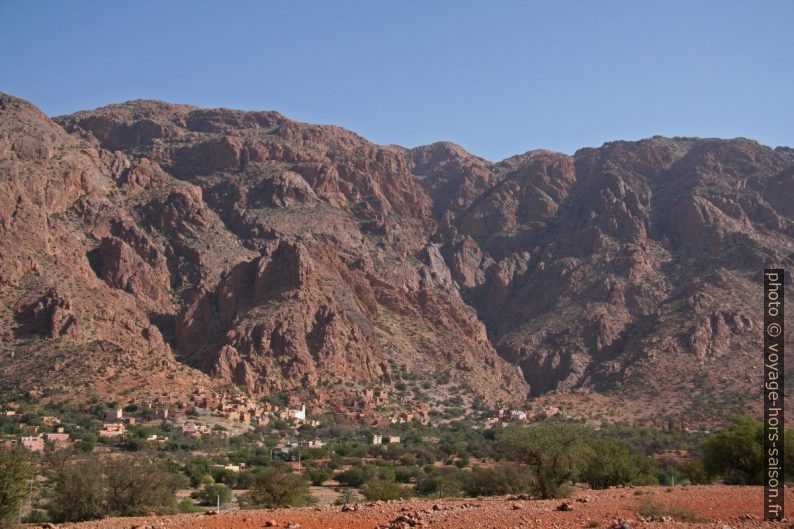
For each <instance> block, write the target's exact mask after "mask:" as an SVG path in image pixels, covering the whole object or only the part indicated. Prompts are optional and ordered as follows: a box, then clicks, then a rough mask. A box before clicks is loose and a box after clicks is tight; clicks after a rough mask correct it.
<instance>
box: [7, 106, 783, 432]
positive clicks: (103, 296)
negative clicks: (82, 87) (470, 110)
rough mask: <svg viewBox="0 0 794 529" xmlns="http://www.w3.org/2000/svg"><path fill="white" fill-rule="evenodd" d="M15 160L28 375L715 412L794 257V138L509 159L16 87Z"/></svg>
mask: <svg viewBox="0 0 794 529" xmlns="http://www.w3.org/2000/svg"><path fill="white" fill-rule="evenodd" d="M0 168H2V177H1V178H0V186H2V188H0V190H1V191H2V193H0V201H2V207H0V299H2V300H3V303H2V313H0V337H1V339H2V343H3V347H4V349H5V354H4V355H3V358H2V360H0V370H2V373H3V376H2V380H3V382H2V383H0V384H2V387H0V390H4V391H12V390H18V389H24V390H34V391H35V392H37V393H38V394H42V395H46V396H50V397H52V398H58V396H59V395H60V396H62V397H63V396H68V397H69V398H88V397H91V396H94V395H99V396H102V397H108V398H109V397H113V398H125V397H128V396H132V395H136V394H139V393H143V392H152V391H169V392H172V393H180V392H189V391H190V390H191V389H192V388H193V387H195V386H197V385H199V386H207V387H208V386H211V385H214V384H234V385H236V386H238V387H240V388H242V389H244V390H246V391H249V392H252V393H255V394H262V395H264V394H271V393H274V392H291V391H300V392H304V393H308V394H310V395H312V396H313V397H315V398H317V399H322V398H329V399H331V400H333V394H334V393H333V389H334V388H339V387H355V388H363V387H384V388H397V387H400V385H401V384H403V385H404V383H405V381H408V380H420V381H422V383H423V386H422V387H425V388H435V389H438V388H442V387H443V388H446V389H447V394H456V392H458V391H459V387H463V388H465V391H463V392H461V393H460V394H461V395H463V396H464V397H465V400H466V401H467V402H469V403H470V404H471V402H472V401H473V400H481V401H483V402H486V403H489V404H491V405H495V404H497V403H514V404H518V403H520V402H523V401H524V400H525V398H526V397H527V395H530V396H532V397H538V398H540V400H544V399H552V400H553V399H556V400H557V401H559V402H562V401H565V402H568V403H569V404H568V407H569V409H571V410H572V411H576V410H579V411H582V412H583V413H584V412H586V413H587V414H589V415H590V416H594V417H595V416H600V415H603V416H605V417H613V418H635V419H639V418H649V417H657V416H659V417H660V416H672V415H675V416H681V417H684V416H687V417H690V418H691V420H692V421H694V422H699V421H701V422H702V421H708V420H711V419H714V418H715V417H718V416H719V415H720V413H724V412H727V411H729V410H734V409H735V410H739V411H740V410H744V409H747V408H748V406H750V407H751V408H752V405H753V403H752V399H754V398H755V396H756V395H759V391H760V377H761V374H762V363H761V361H760V358H761V355H762V343H761V320H762V318H761V313H760V309H759V306H760V299H761V295H762V292H761V287H760V285H761V276H762V269H763V268H764V267H769V266H776V267H784V268H787V269H791V265H792V262H794V205H793V204H794V200H792V199H794V150H792V149H789V148H783V147H780V148H777V149H770V148H768V147H765V146H762V145H759V144H758V143H756V142H753V141H751V140H745V139H736V140H716V139H696V138H661V137H654V138H651V139H647V140H642V141H638V142H613V143H607V144H605V145H604V146H602V147H601V148H598V149H582V150H580V151H578V152H577V153H576V154H575V155H574V156H567V155H564V154H560V153H554V152H549V151H531V152H528V153H525V154H522V155H518V156H514V157H512V158H509V159H507V160H504V161H501V162H499V163H492V162H489V161H486V160H483V159H481V158H478V157H475V156H473V155H471V154H469V153H467V152H465V151H464V150H463V149H461V148H460V147H458V146H456V145H453V144H450V143H436V144H433V145H429V146H423V147H417V148H414V149H405V148H402V147H397V146H378V145H374V144H372V143H369V142H368V141H366V140H365V139H364V138H361V137H360V136H357V135H356V134H353V133H351V132H349V131H346V130H344V129H341V128H338V127H333V126H318V125H308V124H303V123H297V122H294V121H291V120H289V119H287V118H285V117H284V116H282V115H280V114H278V113H275V112H242V111H235V110H226V109H212V110H208V109H201V108H197V107H192V106H186V105H173V104H168V103H163V102H159V101H131V102H128V103H124V104H119V105H111V106H107V107H103V108H100V109H97V110H93V111H86V112H78V113H76V114H73V115H70V116H62V117H59V118H55V119H53V120H51V119H49V118H47V117H46V116H45V115H44V114H42V113H41V112H40V111H39V110H38V109H36V108H35V107H33V106H32V105H31V104H29V103H27V102H25V101H23V100H20V99H17V98H14V97H12V96H7V95H3V96H0ZM787 281H789V284H790V277H788V276H787ZM788 328H789V329H791V328H792V326H791V325H788ZM329 395H330V396H329ZM566 399H567V400H566ZM756 400H757V399H756Z"/></svg>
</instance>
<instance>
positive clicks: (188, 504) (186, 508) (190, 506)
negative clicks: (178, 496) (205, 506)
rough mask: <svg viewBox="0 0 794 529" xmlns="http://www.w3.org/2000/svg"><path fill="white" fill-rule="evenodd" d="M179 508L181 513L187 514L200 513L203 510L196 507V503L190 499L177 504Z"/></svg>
mask: <svg viewBox="0 0 794 529" xmlns="http://www.w3.org/2000/svg"><path fill="white" fill-rule="evenodd" d="M177 508H178V509H179V512H187V513H190V512H198V511H200V510H201V508H200V507H198V506H196V505H195V504H194V503H193V502H192V501H191V500H189V499H188V498H185V499H184V500H182V501H180V502H179V503H178V504H177Z"/></svg>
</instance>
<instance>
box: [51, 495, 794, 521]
mask: <svg viewBox="0 0 794 529" xmlns="http://www.w3.org/2000/svg"><path fill="white" fill-rule="evenodd" d="M762 496H763V489H762V488H761V487H729V486H722V485H711V486H698V487H675V488H663V487H633V488H618V489H611V490H605V491H589V490H588V491H579V492H577V493H576V494H574V495H573V496H572V497H571V498H570V499H567V500H564V501H562V500H545V501H539V500H528V499H522V497H506V498H505V497H502V498H489V499H456V500H441V501H430V500H416V501H399V502H389V503H382V502H375V503H366V504H361V505H357V506H355V507H352V508H351V507H336V506H329V507H316V508H300V509H297V508H296V509H280V510H256V511H239V512H234V513H220V514H200V515H178V516H156V517H146V518H114V519H108V520H102V521H97V522H85V523H79V524H65V525H63V526H62V527H70V528H74V529H89V528H90V529H132V528H140V529H143V528H151V529H156V528H161V527H162V528H174V529H177V528H179V529H181V528H185V529H187V528H191V529H192V528H206V529H231V528H235V529H238V528H241V529H245V528H254V527H256V528H259V527H280V528H292V529H299V528H300V529H365V528H366V529H373V528H379V529H386V528H388V529H398V528H400V529H401V528H408V527H438V528H446V529H502V528H514V527H526V528H530V527H537V528H548V529H551V528H566V527H600V528H607V527H614V528H620V527H623V528H626V527H676V526H680V527H716V528H720V529H724V528H726V527H730V528H738V527H788V526H789V522H785V523H780V522H765V521H764V520H763V519H762V518H763V512H762V508H761V507H762ZM792 496H794V492H792V490H790V489H789V490H787V491H786V503H788V504H789V505H791V502H792V500H794V497H792ZM644 500H648V501H650V502H652V503H653V504H655V505H660V506H664V507H668V508H669V507H673V508H675V507H677V508H679V509H681V510H682V511H686V512H688V513H690V514H692V515H693V516H695V517H698V518H700V519H702V520H703V521H699V522H688V521H680V520H673V519H668V518H664V519H662V518H659V519H647V518H644V517H643V516H641V515H640V514H639V513H638V510H639V506H640V504H641V503H642V502H643V501H644ZM563 504H565V505H566V507H562V505H563Z"/></svg>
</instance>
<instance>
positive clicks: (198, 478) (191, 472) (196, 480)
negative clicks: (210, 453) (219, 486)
mask: <svg viewBox="0 0 794 529" xmlns="http://www.w3.org/2000/svg"><path fill="white" fill-rule="evenodd" d="M185 472H186V473H187V475H188V477H189V478H190V485H191V486H192V487H197V486H199V485H200V484H201V483H202V481H203V480H204V478H205V477H206V476H209V475H210V460H209V459H207V458H206V457H196V458H193V459H191V460H190V462H189V463H188V464H187V467H186V468H185Z"/></svg>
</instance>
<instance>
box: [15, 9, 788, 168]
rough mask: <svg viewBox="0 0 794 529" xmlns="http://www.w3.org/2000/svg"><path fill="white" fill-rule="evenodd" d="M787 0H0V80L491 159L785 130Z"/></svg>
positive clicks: (83, 102)
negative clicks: (230, 111)
mask: <svg viewBox="0 0 794 529" xmlns="http://www.w3.org/2000/svg"><path fill="white" fill-rule="evenodd" d="M793 23H794V1H791V0H779V1H775V0H770V1H763V2H747V1H745V2H734V1H730V0H719V1H697V0H687V1H684V0H681V1H677V2H673V1H658V2H650V1H648V2H645V1H637V0H633V1H608V0H604V1H579V2H575V1H549V2H530V1H526V2H518V1H494V2H473V1H471V2H470V1H466V0H460V1H411V0H403V1H385V0H384V1H364V0H361V1H333V2H332V1H300V0H291V1H284V2H264V1H262V2H254V1H251V2H246V1H240V2H235V1H232V0H228V1H223V2H221V1H217V2H209V1H200V0H194V1H176V0H170V1H159V0H158V1H147V0H138V1H135V2H121V1H110V2H100V1H98V0H97V1H79V0H72V1H69V2H62V1H57V2H56V1H43V0H42V1H31V0H0V91H4V92H7V93H11V94H13V95H17V96H20V97H23V98H25V99H28V100H30V101H32V102H33V103H35V104H36V105H38V106H39V107H40V108H41V109H42V110H43V111H44V112H46V113H47V114H50V115H58V114H64V113H69V112H73V111H76V110H80V109H86V108H95V107H97V106H102V105H105V104H108V103H114V102H120V101H126V100H129V99H136V98H151V99H163V100H167V101H172V102H180V103H192V104H196V105H201V106H208V107H217V106H225V107H232V108H241V109H256V110H278V111H280V112H283V113H284V114H286V115H287V116H289V117H291V118H293V119H297V120H300V121H308V122H314V123H332V124H336V125H341V126H343V127H346V128H349V129H352V130H354V131H356V132H358V133H360V134H362V135H363V136H365V137H367V138H368V139H370V140H372V141H374V142H377V143H397V144H401V145H405V146H408V147H412V146H415V145H420V144H425V143H431V142H434V141H438V140H449V141H453V142H455V143H458V144H460V145H462V146H463V147H465V148H466V149H467V150H469V151H471V152H473V153H474V154H477V155H480V156H483V157H485V158H488V159H491V160H498V159H501V158H504V157H506V156H509V155H512V154H516V153H520V152H524V151H527V150H530V149H535V148H549V149H554V150H559V151H563V152H568V153H572V152H573V151H575V150H576V149H578V148H580V147H585V146H597V145H600V144H601V143H603V142H604V141H610V140H615V139H639V138H642V137H647V136H651V135H654V134H662V135H667V136H674V135H680V136H719V137H736V136H745V137H750V138H754V139H757V140H759V141H760V142H762V143H765V144H768V145H771V146H776V145H790V146H792V145H794V31H792V29H791V28H792V26H793V25H794V24H793Z"/></svg>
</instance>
